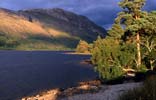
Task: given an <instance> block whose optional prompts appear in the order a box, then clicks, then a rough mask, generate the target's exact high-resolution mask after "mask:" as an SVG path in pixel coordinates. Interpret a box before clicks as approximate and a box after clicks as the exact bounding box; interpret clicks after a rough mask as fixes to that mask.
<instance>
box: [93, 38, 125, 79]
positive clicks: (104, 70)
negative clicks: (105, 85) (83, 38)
mask: <svg viewBox="0 0 156 100" xmlns="http://www.w3.org/2000/svg"><path fill="white" fill-rule="evenodd" d="M120 54H121V53H120V46H119V42H118V41H117V40H114V39H113V38H111V37H108V38H106V39H101V38H100V37H99V38H98V39H97V40H96V41H95V42H94V43H93V49H92V59H91V60H92V63H93V64H94V65H95V66H96V68H95V69H96V71H97V72H99V76H100V77H101V78H102V79H107V80H111V79H115V78H117V77H120V76H122V74H123V71H122V66H121V64H120V61H119V59H118V58H119V56H121V55H120Z"/></svg>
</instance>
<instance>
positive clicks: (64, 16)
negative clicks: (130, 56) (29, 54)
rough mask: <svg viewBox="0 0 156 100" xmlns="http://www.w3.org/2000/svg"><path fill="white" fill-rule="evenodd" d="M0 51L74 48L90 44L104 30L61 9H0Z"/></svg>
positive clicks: (101, 34)
mask: <svg viewBox="0 0 156 100" xmlns="http://www.w3.org/2000/svg"><path fill="white" fill-rule="evenodd" d="M0 19H1V20H0V48H4V49H17V50H38V49H40V50H49V49H50V50H63V49H72V48H75V47H76V45H77V43H78V42H79V40H80V39H82V40H85V41H87V42H92V41H93V40H95V39H96V38H97V36H99V35H100V36H102V37H104V36H105V34H106V30H105V29H103V28H102V27H100V26H98V25H96V24H95V23H94V22H92V21H91V20H89V19H88V18H87V17H85V16H81V15H77V14H74V13H72V12H69V11H65V10H63V9H59V8H54V9H30V10H20V11H12V10H8V9H3V8H1V9H0Z"/></svg>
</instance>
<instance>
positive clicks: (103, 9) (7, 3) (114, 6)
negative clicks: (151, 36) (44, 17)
mask: <svg viewBox="0 0 156 100" xmlns="http://www.w3.org/2000/svg"><path fill="white" fill-rule="evenodd" d="M119 1H121V0H83V1H82V0H0V7H3V8H8V9H13V10H20V9H33V8H63V9H65V10H68V11H72V12H75V13H77V14H81V15H85V16H87V17H88V18H90V19H91V20H93V21H94V22H95V23H97V24H98V25H101V26H104V27H106V28H107V27H110V25H111V24H112V23H113V20H114V18H115V17H116V15H117V13H118V12H119V11H120V8H119V7H118V2H119ZM155 4H156V0H147V5H146V6H145V9H146V10H148V11H150V10H156V6H155Z"/></svg>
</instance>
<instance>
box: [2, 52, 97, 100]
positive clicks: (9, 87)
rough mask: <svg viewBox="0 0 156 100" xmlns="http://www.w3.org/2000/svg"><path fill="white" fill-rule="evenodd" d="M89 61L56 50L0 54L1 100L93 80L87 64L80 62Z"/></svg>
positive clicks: (83, 57)
mask: <svg viewBox="0 0 156 100" xmlns="http://www.w3.org/2000/svg"><path fill="white" fill-rule="evenodd" d="M89 58H90V56H82V55H68V54H63V52H55V51H42V52H41V51H33V52H32V51H0V100H13V99H17V98H18V97H22V96H25V95H29V94H31V93H34V92H36V91H43V90H46V89H52V88H58V87H59V88H66V87H70V86H74V85H76V83H77V82H80V81H87V80H91V79H94V78H95V77H96V73H95V72H94V70H93V69H92V68H91V67H88V66H90V65H81V64H80V63H79V62H80V61H81V60H84V59H89Z"/></svg>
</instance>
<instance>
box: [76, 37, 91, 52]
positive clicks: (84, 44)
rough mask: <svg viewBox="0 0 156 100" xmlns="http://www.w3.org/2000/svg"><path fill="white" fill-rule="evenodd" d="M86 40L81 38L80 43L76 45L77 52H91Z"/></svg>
mask: <svg viewBox="0 0 156 100" xmlns="http://www.w3.org/2000/svg"><path fill="white" fill-rule="evenodd" d="M90 46H91V45H89V44H88V43H87V42H86V41H83V40H80V42H79V44H78V45H77V47H76V52H77V53H90V48H91V47H90Z"/></svg>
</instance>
